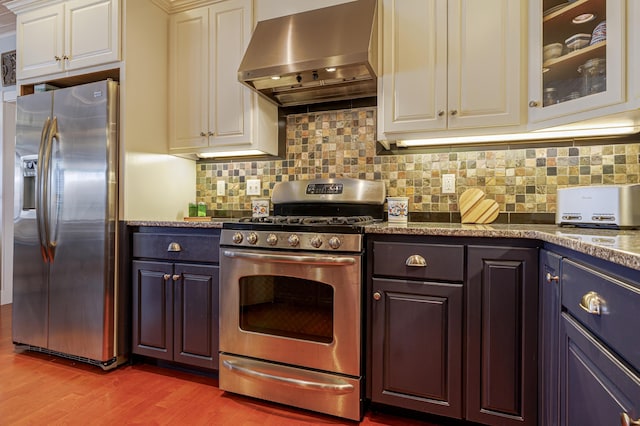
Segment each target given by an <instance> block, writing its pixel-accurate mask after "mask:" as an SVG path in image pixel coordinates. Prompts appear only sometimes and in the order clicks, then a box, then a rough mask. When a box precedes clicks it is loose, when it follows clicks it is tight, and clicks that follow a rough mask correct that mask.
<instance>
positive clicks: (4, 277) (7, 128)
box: [0, 33, 16, 305]
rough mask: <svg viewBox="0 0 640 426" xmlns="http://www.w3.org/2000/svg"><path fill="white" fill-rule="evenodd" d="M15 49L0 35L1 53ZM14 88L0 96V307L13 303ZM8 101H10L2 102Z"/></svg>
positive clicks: (7, 36)
mask: <svg viewBox="0 0 640 426" xmlns="http://www.w3.org/2000/svg"><path fill="white" fill-rule="evenodd" d="M15 48H16V36H15V33H11V34H5V35H2V36H0V53H3V52H8V51H11V50H14V49H15ZM15 92H16V87H15V86H10V87H2V89H1V93H0V100H2V102H0V138H1V143H2V149H1V150H0V170H1V172H2V186H1V188H0V201H1V203H2V208H1V209H0V224H1V226H2V227H1V228H0V241H1V243H0V304H2V305H4V304H7V303H11V302H12V301H13V172H14V156H15V130H16V129H15V123H16V120H15V117H16V109H15ZM5 101H9V102H5Z"/></svg>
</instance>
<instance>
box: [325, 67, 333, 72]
mask: <svg viewBox="0 0 640 426" xmlns="http://www.w3.org/2000/svg"><path fill="white" fill-rule="evenodd" d="M325 70H326V71H327V72H336V67H329V68H325Z"/></svg>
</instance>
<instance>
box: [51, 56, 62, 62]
mask: <svg viewBox="0 0 640 426" xmlns="http://www.w3.org/2000/svg"><path fill="white" fill-rule="evenodd" d="M53 58H54V59H55V60H56V62H60V61H61V60H62V58H61V57H60V56H54V57H53Z"/></svg>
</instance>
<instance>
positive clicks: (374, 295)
mask: <svg viewBox="0 0 640 426" xmlns="http://www.w3.org/2000/svg"><path fill="white" fill-rule="evenodd" d="M380 299H382V293H380V292H379V291H376V292H375V293H373V300H380Z"/></svg>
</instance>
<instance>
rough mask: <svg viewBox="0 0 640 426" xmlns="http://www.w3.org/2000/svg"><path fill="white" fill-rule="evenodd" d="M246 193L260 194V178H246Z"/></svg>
mask: <svg viewBox="0 0 640 426" xmlns="http://www.w3.org/2000/svg"><path fill="white" fill-rule="evenodd" d="M247 195H260V179H247Z"/></svg>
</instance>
